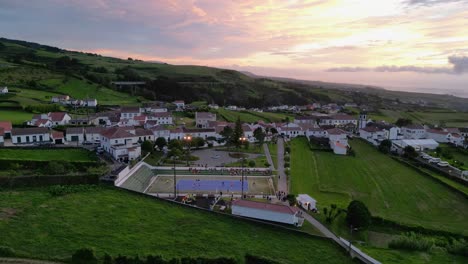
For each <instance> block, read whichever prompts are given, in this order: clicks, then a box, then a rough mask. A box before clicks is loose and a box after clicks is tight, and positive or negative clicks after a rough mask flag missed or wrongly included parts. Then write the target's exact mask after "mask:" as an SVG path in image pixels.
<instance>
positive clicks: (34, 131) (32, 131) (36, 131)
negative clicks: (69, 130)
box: [11, 127, 49, 136]
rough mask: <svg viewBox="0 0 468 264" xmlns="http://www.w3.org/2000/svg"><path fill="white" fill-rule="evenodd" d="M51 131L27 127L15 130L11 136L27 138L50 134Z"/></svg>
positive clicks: (43, 128)
mask: <svg viewBox="0 0 468 264" xmlns="http://www.w3.org/2000/svg"><path fill="white" fill-rule="evenodd" d="M48 133H49V129H47V128H45V127H26V128H13V129H12V130H11V135H13V136H26V135H35V134H48Z"/></svg>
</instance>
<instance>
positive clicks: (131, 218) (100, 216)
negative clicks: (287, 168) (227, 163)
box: [0, 187, 351, 263]
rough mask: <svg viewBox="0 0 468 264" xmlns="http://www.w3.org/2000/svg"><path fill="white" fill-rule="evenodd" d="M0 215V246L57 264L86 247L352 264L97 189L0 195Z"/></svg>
mask: <svg viewBox="0 0 468 264" xmlns="http://www.w3.org/2000/svg"><path fill="white" fill-rule="evenodd" d="M0 212H6V213H3V214H0V233H1V234H2V239H1V242H0V244H1V245H2V246H8V247H11V248H14V249H15V250H16V251H17V252H19V253H20V254H22V255H24V256H27V257H32V258H44V259H52V258H54V259H64V258H68V257H70V256H71V254H72V253H73V252H74V251H75V250H77V249H79V248H82V247H91V248H93V249H95V251H96V252H97V254H98V255H99V256H102V255H103V254H104V253H109V254H111V255H114V256H117V255H118V254H122V255H128V256H134V255H146V254H161V255H162V256H164V257H165V258H170V257H182V256H207V257H218V256H232V257H235V258H238V259H242V257H243V256H244V255H245V254H246V253H251V254H255V255H261V256H268V257H270V258H273V259H275V260H278V261H282V262H284V263H306V262H307V263H351V260H350V259H349V258H348V257H347V256H346V254H345V253H344V252H343V251H342V250H340V249H338V248H337V246H335V245H334V244H332V243H331V242H330V241H327V240H324V239H319V238H314V237H309V236H305V235H300V234H294V233H291V232H290V231H284V230H280V229H278V228H272V227H269V226H265V225H258V224H253V223H250V222H246V221H240V220H237V219H233V218H230V217H225V216H221V215H214V214H210V213H207V212H203V211H198V210H195V209H191V208H184V207H181V206H176V205H172V204H169V203H166V202H161V201H157V200H154V199H151V198H149V197H144V196H140V195H134V194H129V193H127V192H125V191H122V190H116V189H108V188H104V187H102V188H99V189H98V190H96V191H88V192H83V193H74V194H69V195H66V196H62V197H52V196H51V195H50V194H49V193H48V192H47V191H45V190H44V189H33V190H15V191H2V192H0ZM304 247H306V249H307V250H305V249H304Z"/></svg>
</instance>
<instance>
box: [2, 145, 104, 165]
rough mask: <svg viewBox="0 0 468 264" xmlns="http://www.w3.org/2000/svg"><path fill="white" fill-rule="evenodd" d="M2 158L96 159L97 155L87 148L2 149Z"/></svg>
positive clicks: (83, 160)
mask: <svg viewBox="0 0 468 264" xmlns="http://www.w3.org/2000/svg"><path fill="white" fill-rule="evenodd" d="M0 160H31V161H72V162H86V161H95V160H96V155H95V154H94V153H93V152H90V151H88V150H85V149H67V148H63V149H7V148H2V149H0Z"/></svg>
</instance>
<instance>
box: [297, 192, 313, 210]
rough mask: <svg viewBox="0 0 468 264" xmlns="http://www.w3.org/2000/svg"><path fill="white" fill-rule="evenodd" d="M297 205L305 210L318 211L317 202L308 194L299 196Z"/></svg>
mask: <svg viewBox="0 0 468 264" xmlns="http://www.w3.org/2000/svg"><path fill="white" fill-rule="evenodd" d="M296 200H297V203H298V204H299V205H300V206H301V207H302V208H304V209H305V210H314V209H317V207H316V203H317V201H316V200H315V199H314V198H312V197H310V196H309V195H308V194H299V195H298V196H297V197H296Z"/></svg>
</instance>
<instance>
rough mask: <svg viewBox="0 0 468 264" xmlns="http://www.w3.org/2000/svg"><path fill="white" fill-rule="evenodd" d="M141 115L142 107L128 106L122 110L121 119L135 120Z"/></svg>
mask: <svg viewBox="0 0 468 264" xmlns="http://www.w3.org/2000/svg"><path fill="white" fill-rule="evenodd" d="M140 114H141V112H140V107H138V106H126V107H122V108H121V109H120V118H121V119H133V118H134V117H136V116H139V115H140Z"/></svg>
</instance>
